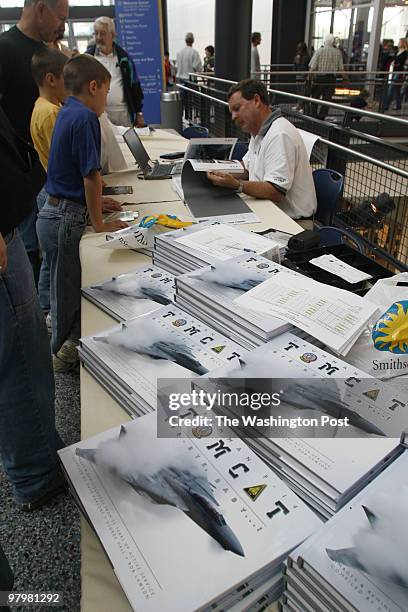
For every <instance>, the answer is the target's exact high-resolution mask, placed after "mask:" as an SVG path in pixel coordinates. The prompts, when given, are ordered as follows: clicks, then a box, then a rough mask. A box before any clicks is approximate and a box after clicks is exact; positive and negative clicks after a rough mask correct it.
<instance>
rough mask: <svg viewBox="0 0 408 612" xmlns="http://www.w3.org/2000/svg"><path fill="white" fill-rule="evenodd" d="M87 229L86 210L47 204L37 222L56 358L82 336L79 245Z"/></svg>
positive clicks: (63, 203) (61, 202)
mask: <svg viewBox="0 0 408 612" xmlns="http://www.w3.org/2000/svg"><path fill="white" fill-rule="evenodd" d="M85 226H86V207H85V206H83V205H81V204H77V203H76V202H71V201H70V200H64V199H61V200H59V202H58V204H56V205H54V204H50V203H49V202H48V200H47V202H46V204H45V205H44V207H43V208H42V209H41V211H40V213H39V215H38V220H37V234H38V238H39V240H40V245H41V249H42V250H43V251H44V252H45V255H46V258H47V264H48V267H49V270H50V280H51V292H50V303H51V324H52V338H51V349H52V352H53V353H54V355H55V354H56V353H57V352H58V351H59V349H60V348H61V346H62V345H63V344H64V342H65V340H67V339H68V338H69V339H71V340H73V341H74V342H77V341H78V340H79V338H80V335H81V263H80V260H79V243H80V240H81V237H82V234H83V233H84V229H85Z"/></svg>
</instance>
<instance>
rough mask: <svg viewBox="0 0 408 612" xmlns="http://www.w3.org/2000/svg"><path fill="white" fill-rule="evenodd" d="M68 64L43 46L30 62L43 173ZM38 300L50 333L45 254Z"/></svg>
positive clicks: (40, 199) (33, 126) (41, 199)
mask: <svg viewBox="0 0 408 612" xmlns="http://www.w3.org/2000/svg"><path fill="white" fill-rule="evenodd" d="M67 61H68V58H67V56H66V55H64V54H63V53H61V51H57V50H56V49H49V48H47V47H45V46H44V49H42V50H41V51H38V52H37V53H34V55H33V57H32V60H31V72H32V74H33V77H34V81H35V82H36V84H37V86H38V90H39V94H40V96H39V98H37V100H36V102H35V105H34V109H33V113H32V115H31V123H30V131H31V138H32V141H33V144H34V147H35V148H36V150H37V153H38V155H39V157H40V161H41V163H42V165H43V166H44V170H45V171H47V166H48V157H49V154H50V147H51V138H52V133H53V131H54V126H55V122H56V120H57V116H58V113H59V111H60V109H61V107H62V104H63V103H64V100H65V98H66V97H67V92H66V91H65V85H64V77H63V75H62V71H63V68H64V66H65V64H66V62H67ZM46 199H47V192H46V191H45V189H44V188H43V189H42V190H41V191H40V193H39V194H38V196H37V208H38V210H41V209H42V207H43V206H44V204H45V201H46ZM38 298H39V300H40V305H41V308H42V310H43V312H44V315H46V316H47V326H48V328H49V330H50V328H51V321H50V317H49V315H48V313H49V311H50V274H49V270H48V265H47V261H46V257H45V254H44V253H43V258H42V262H41V269H40V276H39V279H38Z"/></svg>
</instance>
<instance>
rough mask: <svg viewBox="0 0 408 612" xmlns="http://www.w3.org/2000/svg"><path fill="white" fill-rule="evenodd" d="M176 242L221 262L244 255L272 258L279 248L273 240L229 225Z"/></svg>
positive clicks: (214, 227)
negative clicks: (252, 254)
mask: <svg viewBox="0 0 408 612" xmlns="http://www.w3.org/2000/svg"><path fill="white" fill-rule="evenodd" d="M176 242H178V243H179V244H182V245H185V246H187V247H191V248H193V249H194V250H195V251H198V252H200V253H204V254H205V255H210V256H211V257H212V258H214V259H218V260H219V261H225V260H227V259H231V258H232V257H237V256H238V255H243V254H244V253H251V252H252V253H253V252H255V253H256V254H257V255H263V256H264V257H266V258H267V259H270V258H271V253H273V255H276V251H277V249H278V248H279V247H278V245H277V244H275V243H274V242H273V241H272V240H269V239H268V238H263V236H257V235H256V234H253V233H249V232H243V231H241V230H239V229H235V228H233V227H230V226H229V225H214V226H211V227H208V228H205V229H202V230H201V231H198V232H195V233H194V234H192V235H187V236H182V237H181V238H177V239H176Z"/></svg>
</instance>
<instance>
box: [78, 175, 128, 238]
mask: <svg viewBox="0 0 408 612" xmlns="http://www.w3.org/2000/svg"><path fill="white" fill-rule="evenodd" d="M84 189H85V198H86V205H87V208H88V212H89V218H90V219H91V223H92V227H93V228H94V230H95V232H113V231H116V230H118V229H122V228H124V227H128V225H127V223H124V222H123V221H113V222H112V223H104V222H103V218H102V177H101V173H100V172H99V170H93V171H92V172H91V173H90V174H88V176H84Z"/></svg>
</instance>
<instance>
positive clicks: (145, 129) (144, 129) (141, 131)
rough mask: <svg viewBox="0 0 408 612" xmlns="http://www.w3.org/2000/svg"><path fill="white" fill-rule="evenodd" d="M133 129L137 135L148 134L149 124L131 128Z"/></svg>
mask: <svg viewBox="0 0 408 612" xmlns="http://www.w3.org/2000/svg"><path fill="white" fill-rule="evenodd" d="M133 129H134V130H135V132H136V134H137V135H138V136H140V137H141V136H150V128H149V126H148V125H146V126H145V127H142V128H140V127H135V128H133Z"/></svg>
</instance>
